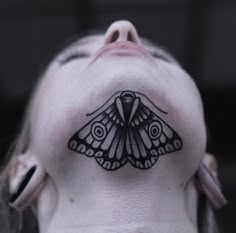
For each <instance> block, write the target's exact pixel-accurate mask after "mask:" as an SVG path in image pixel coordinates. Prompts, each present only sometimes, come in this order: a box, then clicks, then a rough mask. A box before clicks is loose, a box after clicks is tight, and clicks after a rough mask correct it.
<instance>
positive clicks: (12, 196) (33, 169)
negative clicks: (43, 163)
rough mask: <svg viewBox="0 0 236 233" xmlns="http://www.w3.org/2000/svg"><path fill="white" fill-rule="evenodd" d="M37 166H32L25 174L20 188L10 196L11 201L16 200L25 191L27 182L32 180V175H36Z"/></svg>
mask: <svg viewBox="0 0 236 233" xmlns="http://www.w3.org/2000/svg"><path fill="white" fill-rule="evenodd" d="M36 169H37V167H36V166H33V167H32V168H30V170H29V171H28V172H27V173H26V174H25V176H24V178H23V180H22V181H21V183H20V185H19V188H18V189H17V190H16V192H14V193H12V194H11V195H10V198H9V203H13V202H14V201H16V199H17V198H18V197H19V196H20V195H21V194H22V192H23V191H24V189H25V187H26V186H27V184H28V183H29V181H30V180H31V178H32V176H33V175H34V173H35V171H36Z"/></svg>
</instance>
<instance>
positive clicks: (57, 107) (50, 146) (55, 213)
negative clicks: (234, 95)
mask: <svg viewBox="0 0 236 233" xmlns="http://www.w3.org/2000/svg"><path fill="white" fill-rule="evenodd" d="M22 142H23V143H22ZM19 143H20V145H21V144H22V145H21V146H19ZM19 143H17V145H18V149H17V150H15V151H14V152H13V154H14V158H13V159H12V161H11V163H10V173H9V191H10V193H11V198H10V203H11V205H12V206H13V207H15V208H18V209H21V208H24V207H26V206H28V205H32V203H33V202H34V201H36V203H37V208H38V210H37V211H38V212H37V214H38V219H39V222H40V229H41V232H42V233H45V232H49V233H51V232H54V231H55V230H56V231H57V232H59V229H57V227H58V224H59V226H60V229H62V231H63V232H71V231H70V230H68V228H69V227H70V226H71V225H73V224H75V223H76V227H77V228H78V229H79V228H81V227H83V229H85V230H84V231H83V232H86V231H91V229H92V228H91V224H94V227H96V226H97V227H98V228H99V227H100V226H102V227H105V228H106V227H111V225H112V224H114V223H115V222H116V221H118V220H117V216H118V215H119V216H120V217H119V221H120V222H121V224H123V225H125V224H127V221H128V222H130V223H132V224H134V225H135V224H137V227H141V226H139V225H138V224H139V217H140V218H141V219H142V220H143V219H144V222H145V219H147V220H146V221H149V220H150V216H152V215H154V216H155V215H156V216H159V218H160V221H167V219H171V218H173V213H171V212H173V211H180V212H181V214H180V215H184V214H189V216H188V217H187V218H185V216H179V217H178V218H177V220H178V219H179V220H180V221H187V220H186V219H188V218H191V217H193V218H194V216H195V214H196V213H195V212H196V211H194V210H191V207H192V208H195V209H196V208H197V206H196V205H197V194H196V193H197V188H196V185H195V184H194V183H193V179H192V177H193V176H194V174H196V172H197V171H198V169H199V168H200V167H201V163H202V161H204V159H203V158H205V157H206V155H205V146H206V133H205V122H204V116H203V109H202V103H201V98H200V95H199V93H198V90H197V88H196V86H195V84H194V82H193V80H192V79H191V77H190V76H189V75H188V74H187V73H186V72H185V71H184V70H183V69H182V67H181V66H180V65H179V64H178V63H177V62H176V61H175V59H174V58H173V57H172V56H170V55H169V54H168V53H166V52H165V51H163V50H162V49H161V48H160V47H158V46H155V45H153V44H151V43H150V42H148V41H147V40H144V39H142V38H140V37H139V36H138V34H137V32H136V29H135V27H134V26H133V25H132V24H131V23H130V22H127V21H118V22H115V23H113V24H112V25H111V26H110V27H109V28H108V29H107V31H106V33H105V34H104V35H102V34H101V35H93V36H88V37H84V38H81V39H79V40H78V41H76V42H74V43H73V44H72V45H70V46H69V47H68V48H66V49H65V50H63V51H62V52H61V53H59V55H58V56H56V58H55V59H54V60H53V61H52V62H51V64H50V65H49V67H48V69H47V70H46V72H45V74H44V75H43V77H42V79H41V81H40V82H39V84H38V86H37V88H36V90H35V93H34V95H33V97H32V101H31V102H30V106H29V109H28V112H27V116H26V119H25V125H24V128H23V131H22V134H21V135H20V137H19ZM210 160H211V161H213V160H214V159H213V158H212V159H210ZM210 163H211V162H210ZM210 163H209V162H208V163H205V165H206V166H205V167H206V168H207V169H208V168H209V169H208V170H207V171H213V173H214V171H216V169H215V168H214V167H211V166H210V165H209V164H210ZM204 174H205V173H204V172H203V174H202V176H201V177H205V176H204ZM202 180H204V178H202ZM190 183H191V185H189V184H190ZM212 190H213V189H211V191H212ZM209 196H210V195H209ZM213 196H214V195H213ZM189 199H190V200H191V201H193V202H194V204H190V202H191V201H190V202H189ZM141 200H142V202H141ZM161 200H162V203H159V202H160V201H161ZM103 201H104V202H105V203H102V202H103ZM216 202H217V201H216ZM157 203H159V204H157ZM168 203H169V204H168ZM186 203H187V204H186ZM186 205H188V206H187V207H186ZM124 206H125V207H124ZM164 206H165V208H164ZM173 206H174V207H173ZM122 207H123V208H124V212H123V215H124V217H123V215H122V212H121V213H120V214H117V210H119V209H120V208H122ZM142 208H143V209H142ZM163 208H164V209H163ZM65 209H66V211H67V214H66V216H64V217H63V218H64V221H65V222H66V223H65V224H63V223H62V222H60V220H61V219H62V216H63V215H64V213H63V210H65ZM186 209H187V210H186ZM129 210H130V211H131V212H129ZM144 210H145V211H144ZM165 211H166V212H168V214H166V213H165ZM144 212H145V213H146V214H144ZM189 212H190V213H189ZM130 213H133V217H132V214H130ZM195 217H196V216H195ZM75 219H76V220H75ZM126 219H127V220H126ZM148 219H149V220H148ZM157 219H158V218H157ZM150 222H151V225H152V224H153V223H154V222H155V221H154V220H153V221H152V220H150ZM157 222H158V220H157ZM186 224H187V223H186ZM144 225H145V223H144ZM154 225H155V224H154ZM86 227H87V228H86ZM127 227H128V226H127ZM143 227H144V229H145V226H143ZM154 227H155V226H154ZM100 230H101V229H100ZM102 230H103V231H104V228H102ZM160 230H161V229H160ZM187 231H188V230H187ZM72 232H74V231H72ZM93 232H99V229H98V230H97V231H93ZM160 232H161V231H160Z"/></svg>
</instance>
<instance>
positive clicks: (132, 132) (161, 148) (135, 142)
mask: <svg viewBox="0 0 236 233" xmlns="http://www.w3.org/2000/svg"><path fill="white" fill-rule="evenodd" d="M151 109H152V110H151ZM156 112H159V114H158V113H156ZM161 113H162V115H163V114H167V112H164V111H162V110H161V109H160V108H158V107H157V106H155V105H154V104H153V102H152V101H151V100H150V99H149V98H148V97H146V96H145V95H143V94H141V93H139V92H133V91H130V90H127V91H119V92H117V93H115V94H114V95H112V97H111V98H110V99H108V100H107V101H106V102H105V104H103V105H102V106H101V107H100V108H99V109H97V110H96V111H95V112H93V113H90V114H87V116H91V115H93V116H94V117H93V118H92V120H90V121H89V122H88V123H87V124H86V125H84V126H83V127H82V128H81V129H79V130H78V131H77V132H76V133H75V134H74V135H73V136H72V137H71V138H70V140H69V142H68V148H69V149H70V150H72V151H76V152H78V153H79V154H84V155H86V156H88V157H94V158H95V160H96V161H97V163H98V164H99V165H100V166H101V167H102V168H104V169H106V170H110V171H111V170H116V169H118V168H121V167H122V166H124V165H125V164H126V163H130V164H131V165H132V166H133V167H135V168H139V169H149V168H151V167H152V166H153V165H154V164H155V163H156V162H157V160H158V158H159V156H162V155H164V154H168V153H171V152H174V151H179V150H181V149H182V145H183V143H182V139H181V138H180V136H179V135H178V134H177V133H176V132H175V130H174V129H172V128H171V127H170V126H169V125H168V124H167V123H166V122H165V121H164V120H162V119H161V118H160V117H159V116H158V115H160V114H161Z"/></svg>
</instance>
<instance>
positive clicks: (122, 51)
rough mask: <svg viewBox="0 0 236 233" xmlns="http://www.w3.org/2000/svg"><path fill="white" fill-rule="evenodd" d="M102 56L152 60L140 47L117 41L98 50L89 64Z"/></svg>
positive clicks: (128, 42) (131, 43)
mask: <svg viewBox="0 0 236 233" xmlns="http://www.w3.org/2000/svg"><path fill="white" fill-rule="evenodd" d="M103 56H142V57H146V58H148V59H152V57H151V55H150V54H149V53H148V52H147V51H146V50H145V49H144V48H142V47H141V46H139V45H138V44H136V43H133V42H130V41H118V42H114V43H111V44H108V45H105V46H104V47H103V48H101V49H100V50H98V52H97V53H96V54H95V56H94V58H93V60H92V62H91V63H93V62H95V61H96V60H97V59H99V58H101V57H103Z"/></svg>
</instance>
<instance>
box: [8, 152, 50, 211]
mask: <svg viewBox="0 0 236 233" xmlns="http://www.w3.org/2000/svg"><path fill="white" fill-rule="evenodd" d="M46 178H47V175H46V172H45V171H44V169H43V168H42V166H41V164H40V163H39V162H38V161H37V160H36V158H35V157H34V156H33V155H32V154H30V153H25V154H22V155H19V156H16V157H15V158H14V159H13V160H12V162H11V164H10V174H9V193H10V198H9V203H10V205H11V206H12V207H13V208H16V209H23V208H25V207H27V206H29V205H31V204H32V202H33V201H34V200H35V199H36V198H37V196H38V195H39V193H40V191H41V190H42V188H43V186H44V184H45V183H46Z"/></svg>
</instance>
